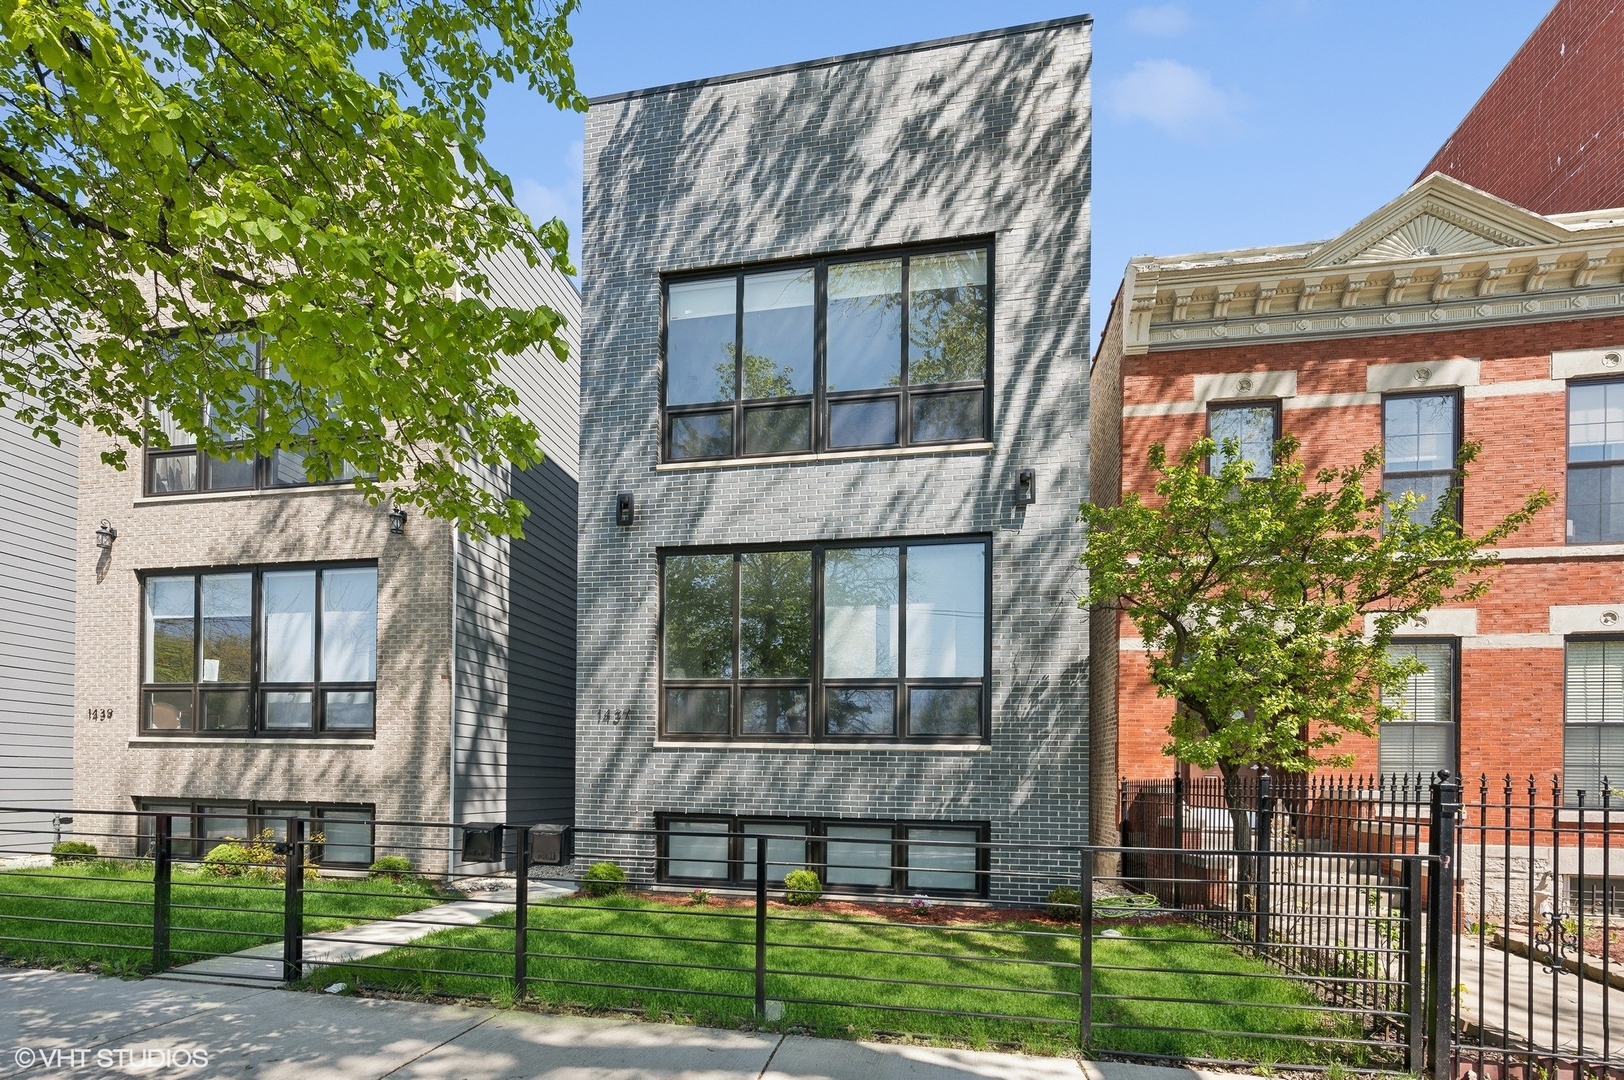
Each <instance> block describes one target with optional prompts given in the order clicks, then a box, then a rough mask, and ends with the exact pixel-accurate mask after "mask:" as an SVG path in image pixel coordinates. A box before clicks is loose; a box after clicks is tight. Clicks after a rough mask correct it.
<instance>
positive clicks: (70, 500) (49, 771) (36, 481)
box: [0, 409, 90, 859]
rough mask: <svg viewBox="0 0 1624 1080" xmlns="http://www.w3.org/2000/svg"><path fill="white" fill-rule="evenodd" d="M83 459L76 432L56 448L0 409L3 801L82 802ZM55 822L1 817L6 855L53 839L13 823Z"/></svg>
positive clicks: (0, 743) (43, 845) (0, 785)
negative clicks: (79, 618)
mask: <svg viewBox="0 0 1624 1080" xmlns="http://www.w3.org/2000/svg"><path fill="white" fill-rule="evenodd" d="M78 456H79V449H78V440H77V439H76V438H75V437H74V435H73V434H72V433H71V432H70V433H68V434H65V435H64V436H63V438H62V444H61V445H60V446H55V445H52V444H51V443H50V442H49V441H47V440H45V439H36V438H35V437H34V436H33V435H32V434H31V433H30V431H29V429H28V428H27V427H24V426H23V425H22V424H20V423H18V422H17V420H16V419H15V416H14V414H13V413H12V412H11V411H10V410H9V409H0V459H3V460H4V461H5V463H6V467H5V468H4V469H3V470H0V805H5V806H52V807H67V806H71V805H72V804H73V588H74V557H75V533H76V514H75V503H76V497H77V485H78V476H79V470H78ZM86 543H87V544H88V543H90V541H89V539H88V537H87V539H86ZM49 825H50V816H49V815H48V814H47V815H40V816H38V817H37V818H36V817H24V816H23V815H14V814H5V815H0V848H3V849H4V850H0V859H3V858H5V857H6V856H7V855H9V854H11V853H13V851H14V850H16V849H40V850H43V849H44V848H46V847H48V846H49V843H50V839H51V838H50V836H48V835H44V834H35V835H28V834H19V833H17V832H14V831H10V830H17V829H34V828H42V827H43V828H48V827H49Z"/></svg>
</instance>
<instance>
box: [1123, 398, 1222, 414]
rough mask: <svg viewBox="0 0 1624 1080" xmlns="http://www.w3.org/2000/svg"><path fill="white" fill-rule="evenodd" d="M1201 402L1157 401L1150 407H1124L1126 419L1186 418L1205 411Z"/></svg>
mask: <svg viewBox="0 0 1624 1080" xmlns="http://www.w3.org/2000/svg"><path fill="white" fill-rule="evenodd" d="M1205 408H1206V406H1204V405H1202V404H1201V403H1200V402H1199V401H1155V402H1151V403H1150V404H1148V405H1124V406H1122V415H1123V416H1124V417H1135V416H1186V415H1188V414H1190V413H1198V412H1201V411H1202V410H1203V409H1205Z"/></svg>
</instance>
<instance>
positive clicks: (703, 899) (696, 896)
mask: <svg viewBox="0 0 1624 1080" xmlns="http://www.w3.org/2000/svg"><path fill="white" fill-rule="evenodd" d="M688 902H689V903H690V904H693V905H695V906H696V907H703V906H704V905H705V904H708V903H710V893H708V892H706V891H705V890H704V889H695V890H694V891H693V892H691V893H689V894H688Z"/></svg>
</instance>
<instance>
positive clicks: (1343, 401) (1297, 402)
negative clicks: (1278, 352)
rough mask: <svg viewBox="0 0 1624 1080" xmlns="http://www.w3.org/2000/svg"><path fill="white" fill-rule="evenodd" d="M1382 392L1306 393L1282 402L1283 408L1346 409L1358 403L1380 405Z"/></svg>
mask: <svg viewBox="0 0 1624 1080" xmlns="http://www.w3.org/2000/svg"><path fill="white" fill-rule="evenodd" d="M1381 400H1382V396H1381V395H1380V394H1360V393H1356V392H1355V393H1348V394H1304V395H1303V396H1302V397H1297V398H1290V399H1288V400H1286V401H1284V402H1282V403H1281V405H1280V407H1281V408H1282V409H1345V408H1348V407H1350V406H1356V405H1380V404H1381Z"/></svg>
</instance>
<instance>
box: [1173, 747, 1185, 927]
mask: <svg viewBox="0 0 1624 1080" xmlns="http://www.w3.org/2000/svg"><path fill="white" fill-rule="evenodd" d="M1173 907H1174V908H1175V909H1179V910H1182V909H1183V907H1184V774H1183V773H1182V772H1175V773H1174V774H1173Z"/></svg>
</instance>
